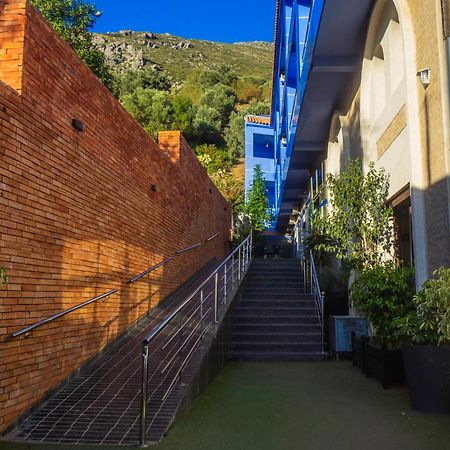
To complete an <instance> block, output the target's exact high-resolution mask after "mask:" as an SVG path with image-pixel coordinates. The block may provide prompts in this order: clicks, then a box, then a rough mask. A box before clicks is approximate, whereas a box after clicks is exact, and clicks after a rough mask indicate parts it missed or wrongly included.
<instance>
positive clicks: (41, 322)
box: [9, 232, 221, 339]
mask: <svg viewBox="0 0 450 450" xmlns="http://www.w3.org/2000/svg"><path fill="white" fill-rule="evenodd" d="M220 234H221V233H220V232H219V233H216V234H213V235H212V236H210V237H209V238H207V239H206V240H205V241H204V242H199V243H197V244H194V245H191V246H189V247H186V248H183V249H181V250H177V251H176V252H175V253H174V254H173V255H172V256H169V257H168V258H166V259H164V260H162V261H160V262H159V263H157V264H155V265H153V266H152V267H150V268H149V269H147V270H145V271H144V272H141V273H140V274H138V275H136V276H134V277H133V278H131V279H130V280H128V281H126V282H125V283H124V284H132V283H135V282H136V281H138V280H140V279H141V278H143V277H144V276H146V275H148V274H149V273H151V272H153V271H154V270H156V269H159V268H160V267H162V266H164V265H166V264H167V263H168V262H169V261H171V260H172V259H174V258H175V257H176V256H178V255H181V254H182V253H185V252H188V251H190V250H194V249H195V248H198V247H202V246H203V245H206V244H208V243H209V242H211V241H212V240H213V239H215V238H216V237H218V236H220ZM119 291H120V287H119V288H115V289H110V290H109V291H107V292H105V293H103V294H100V295H97V296H95V297H92V298H90V299H89V300H86V301H85V302H83V303H80V304H78V305H75V306H72V307H70V308H68V309H65V310H63V311H60V312H58V313H56V314H53V315H52V316H50V317H47V318H45V319H42V320H39V321H38V322H35V323H33V324H31V325H27V326H26V327H24V328H21V329H20V330H17V331H15V332H14V333H11V335H10V336H9V337H10V338H11V339H14V338H16V337H18V336H21V335H22V334H25V335H27V334H28V333H29V332H30V331H32V330H34V329H35V328H38V327H40V326H42V325H45V324H46V323H49V322H53V321H54V320H56V319H58V318H60V317H63V316H65V315H67V314H70V313H72V312H74V311H77V310H79V309H81V308H84V307H85V306H88V305H90V304H91V303H95V302H97V301H99V300H105V299H106V298H107V297H109V296H110V295H112V294H115V293H116V292H119Z"/></svg>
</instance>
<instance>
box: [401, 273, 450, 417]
mask: <svg viewBox="0 0 450 450" xmlns="http://www.w3.org/2000/svg"><path fill="white" fill-rule="evenodd" d="M434 275H435V276H436V278H435V279H431V280H427V281H425V283H424V284H423V287H422V289H421V291H420V292H419V293H418V294H417V295H416V296H415V297H414V303H415V306H416V308H415V310H414V312H413V313H412V314H409V315H408V316H407V317H405V318H402V319H399V320H398V321H397V324H398V325H399V329H400V330H401V331H402V332H403V334H404V335H405V336H406V337H407V338H408V341H409V343H407V344H405V345H404V347H403V357H404V363H405V371H406V379H407V383H408V388H409V393H410V397H411V404H412V407H413V408H414V409H417V410H419V411H424V412H432V413H446V414H450V268H441V269H438V270H437V271H436V272H435V273H434Z"/></svg>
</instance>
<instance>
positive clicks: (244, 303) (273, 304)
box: [239, 298, 316, 309]
mask: <svg viewBox="0 0 450 450" xmlns="http://www.w3.org/2000/svg"><path fill="white" fill-rule="evenodd" d="M239 307H244V308H251V307H262V308H290V307H294V308H295V307H303V308H314V309H315V308H316V303H315V302H314V301H313V300H278V299H272V300H267V299H264V300H260V299H247V298H246V299H241V300H240V302H239Z"/></svg>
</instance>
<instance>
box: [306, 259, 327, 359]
mask: <svg viewBox="0 0 450 450" xmlns="http://www.w3.org/2000/svg"><path fill="white" fill-rule="evenodd" d="M303 267H304V268H303V274H304V275H303V276H304V281H305V283H304V286H305V291H306V289H307V282H308V281H309V288H310V292H311V294H313V295H314V299H315V301H316V308H317V314H318V316H319V320H320V325H321V332H322V353H323V352H324V347H325V345H324V344H325V342H324V340H325V310H324V303H325V302H324V297H325V295H324V292H323V291H321V290H320V283H319V277H318V276H317V270H316V264H315V263H314V258H313V255H312V253H311V252H310V253H309V255H308V258H307V259H306V257H305V260H304V266H303Z"/></svg>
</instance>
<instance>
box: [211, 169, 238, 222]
mask: <svg viewBox="0 0 450 450" xmlns="http://www.w3.org/2000/svg"><path fill="white" fill-rule="evenodd" d="M211 180H212V181H213V183H214V184H215V185H216V187H217V189H218V190H219V191H220V193H221V194H222V195H223V196H224V197H225V200H226V201H227V202H228V203H229V204H230V205H231V207H232V208H233V211H234V212H235V213H237V212H241V211H243V210H244V183H243V180H239V179H237V178H234V177H233V175H232V173H231V172H229V171H226V170H223V169H219V170H218V171H217V172H215V173H213V174H212V175H211Z"/></svg>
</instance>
